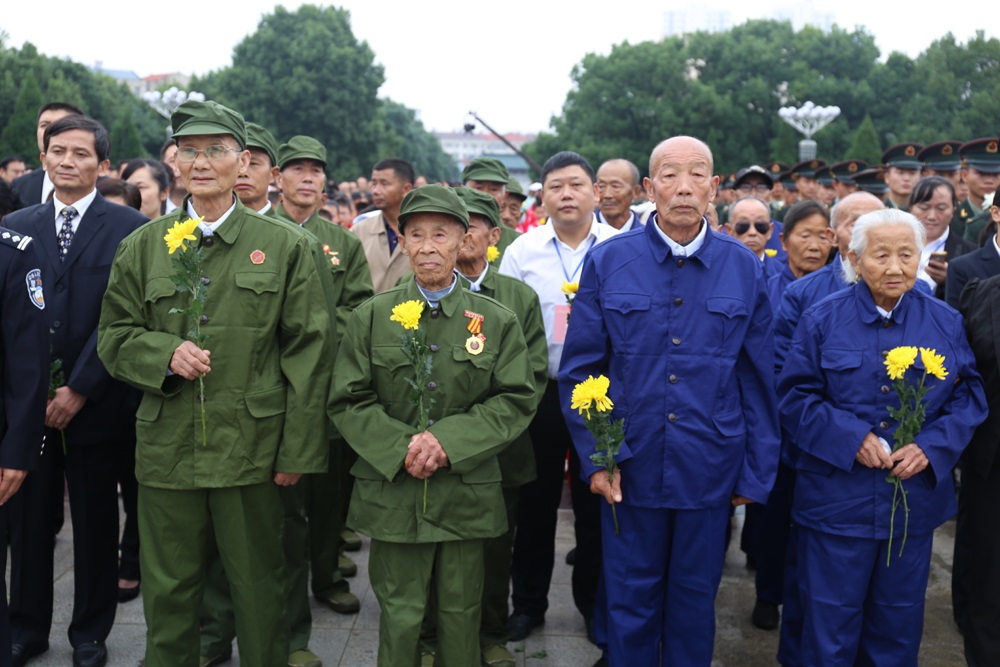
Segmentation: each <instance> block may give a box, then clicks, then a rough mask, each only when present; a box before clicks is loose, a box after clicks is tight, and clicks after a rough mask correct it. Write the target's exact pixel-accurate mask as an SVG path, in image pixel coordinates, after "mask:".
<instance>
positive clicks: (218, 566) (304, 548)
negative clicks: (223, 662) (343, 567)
mask: <svg viewBox="0 0 1000 667" xmlns="http://www.w3.org/2000/svg"><path fill="white" fill-rule="evenodd" d="M336 481H337V476H336V474H331V473H318V474H315V475H304V476H303V477H302V479H301V480H300V481H299V483H298V484H297V485H295V486H283V487H279V488H278V494H279V495H280V496H281V503H282V508H283V511H284V538H283V540H282V547H283V551H284V556H285V570H286V573H287V584H288V585H287V590H286V595H285V604H284V611H285V618H286V619H287V621H288V639H289V642H288V653H292V652H293V651H298V650H301V649H305V648H308V646H309V637H310V635H311V633H312V612H311V611H310V609H309V583H308V582H309V570H310V559H311V563H312V590H313V592H314V593H316V594H323V593H332V592H335V591H347V590H350V588H349V585H348V583H347V580H346V579H344V578H343V577H342V576H341V574H340V569H339V568H338V567H337V557H338V554H339V543H340V531H341V529H342V527H343V526H342V524H341V521H340V510H339V507H338V506H337V502H338V499H339V490H338V488H337V486H336ZM217 555H218V552H216V558H215V559H214V560H213V561H212V562H211V564H210V565H209V569H208V574H207V576H206V577H205V592H204V597H203V601H202V606H201V612H200V621H201V654H202V655H204V656H216V655H226V654H228V653H230V652H231V650H232V642H233V637H235V636H236V625H235V617H234V613H233V602H232V597H231V596H230V592H229V583H228V582H227V581H226V575H225V572H224V571H223V569H222V562H221V560H220V559H219V558H218V557H217Z"/></svg>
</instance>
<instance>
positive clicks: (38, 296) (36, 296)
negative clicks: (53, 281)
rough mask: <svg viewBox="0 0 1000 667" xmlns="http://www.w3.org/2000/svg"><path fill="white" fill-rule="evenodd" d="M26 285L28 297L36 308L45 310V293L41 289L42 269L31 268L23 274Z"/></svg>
mask: <svg viewBox="0 0 1000 667" xmlns="http://www.w3.org/2000/svg"><path fill="white" fill-rule="evenodd" d="M24 282H25V283H26V284H27V286H28V298H30V299H31V303H32V304H33V305H34V306H35V308H37V309H38V310H45V294H44V292H43V291H42V270H41V269H32V270H31V271H28V273H27V275H25V276H24Z"/></svg>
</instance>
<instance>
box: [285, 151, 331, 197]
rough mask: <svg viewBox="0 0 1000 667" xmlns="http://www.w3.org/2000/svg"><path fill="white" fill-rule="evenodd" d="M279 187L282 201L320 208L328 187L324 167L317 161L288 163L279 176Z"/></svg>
mask: <svg viewBox="0 0 1000 667" xmlns="http://www.w3.org/2000/svg"><path fill="white" fill-rule="evenodd" d="M278 187H279V188H281V197H282V199H284V200H286V201H288V202H290V203H292V204H294V205H295V206H300V207H302V208H309V207H313V206H318V205H319V201H320V197H321V196H322V194H323V189H324V188H325V187H326V172H325V171H324V165H323V163H322V162H319V161H317V160H294V161H292V162H289V163H287V164H286V165H285V166H284V168H283V169H282V170H281V172H280V173H279V174H278Z"/></svg>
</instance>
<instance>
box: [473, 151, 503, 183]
mask: <svg viewBox="0 0 1000 667" xmlns="http://www.w3.org/2000/svg"><path fill="white" fill-rule="evenodd" d="M509 178H510V172H509V171H507V167H505V166H504V165H503V162H501V161H500V160H497V159H494V158H491V157H477V158H475V159H474V160H471V161H470V162H469V164H467V165H465V169H463V170H462V183H468V182H469V181H489V182H492V183H503V184H504V185H507V179H509Z"/></svg>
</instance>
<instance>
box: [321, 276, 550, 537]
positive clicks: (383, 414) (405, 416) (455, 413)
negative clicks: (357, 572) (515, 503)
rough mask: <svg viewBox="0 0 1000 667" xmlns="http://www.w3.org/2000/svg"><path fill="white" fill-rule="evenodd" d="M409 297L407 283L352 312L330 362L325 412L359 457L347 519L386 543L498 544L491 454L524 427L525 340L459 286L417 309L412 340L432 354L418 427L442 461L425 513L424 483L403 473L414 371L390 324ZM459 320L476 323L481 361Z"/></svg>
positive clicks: (413, 419) (490, 303)
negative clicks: (426, 416)
mask: <svg viewBox="0 0 1000 667" xmlns="http://www.w3.org/2000/svg"><path fill="white" fill-rule="evenodd" d="M409 300H418V301H422V302H425V303H426V301H425V299H424V297H423V295H421V293H420V291H419V290H418V289H417V286H416V283H415V282H410V283H408V284H406V285H400V286H397V287H394V288H393V289H391V290H388V291H386V292H383V293H381V294H378V295H376V296H375V297H373V298H371V299H369V300H368V301H366V302H365V303H363V304H362V305H361V306H359V307H358V308H357V309H356V310H355V311H354V313H353V314H352V315H351V319H350V320H349V322H348V325H347V331H346V335H345V336H344V341H343V344H342V345H341V347H340V352H339V354H338V356H337V364H336V367H335V372H334V380H333V392H332V395H331V401H330V413H331V416H332V417H333V420H334V422H335V423H336V424H337V427H338V428H339V429H340V432H341V433H342V434H343V435H344V437H345V438H346V439H347V442H348V443H349V444H350V445H351V447H353V448H354V449H355V450H356V451H357V453H358V456H359V459H358V461H357V462H356V463H355V464H354V466H353V467H352V468H351V473H352V474H353V475H354V477H355V483H354V492H353V495H352V496H351V504H350V512H349V515H348V519H347V523H348V525H349V526H350V527H352V528H354V529H355V530H358V531H360V532H362V533H365V534H367V535H370V536H371V537H373V538H376V539H380V540H383V541H387V542H400V543H423V542H442V541H449V540H466V539H478V538H489V537H496V536H497V535H500V534H502V533H503V532H504V531H505V530H506V529H507V518H506V510H505V509H504V503H503V494H502V492H501V475H500V466H499V464H498V463H497V454H499V453H500V452H501V451H502V450H503V449H504V447H506V446H507V444H508V443H509V442H511V441H512V440H513V439H514V438H515V436H517V435H518V434H519V433H521V432H522V431H524V429H526V428H527V426H528V423H529V422H530V421H531V417H532V416H533V414H534V412H535V405H536V403H537V400H536V397H535V386H534V381H533V380H532V370H531V367H530V365H529V361H528V349H527V346H526V344H525V342H524V335H523V334H522V333H521V327H520V325H519V324H518V322H517V317H516V316H515V315H514V314H513V313H512V312H511V311H510V310H508V309H507V308H506V307H504V306H503V305H501V304H499V303H497V302H496V301H494V300H493V299H490V298H488V297H485V296H481V295H479V294H474V293H472V292H468V291H466V290H464V289H455V290H453V291H452V292H451V293H450V294H448V296H446V297H445V298H444V299H442V300H441V302H440V304H438V308H436V309H430V307H429V306H425V309H424V313H423V316H422V317H421V319H420V323H419V329H418V332H417V333H418V334H419V335H422V336H426V341H427V344H428V345H429V346H430V349H431V354H432V357H433V361H432V363H433V370H432V373H431V379H430V381H429V382H428V384H427V389H428V391H426V392H425V394H426V396H427V398H432V399H433V400H434V403H433V405H432V407H431V411H430V419H431V422H432V423H431V425H430V427H429V428H428V430H429V431H430V432H431V433H433V434H434V436H435V437H436V438H437V439H438V441H439V442H440V443H441V446H442V447H443V448H444V450H445V452H446V453H447V455H448V461H449V465H448V467H447V468H443V469H441V470H439V471H437V472H436V473H435V474H434V475H432V476H431V477H430V478H429V479H428V482H427V485H426V489H427V508H426V512H425V511H424V509H423V493H424V488H425V485H424V482H423V481H422V480H418V479H416V478H414V477H412V476H411V475H410V474H409V473H407V472H406V470H405V469H404V468H403V462H404V459H405V458H406V454H407V446H408V445H409V443H410V439H411V438H412V437H413V436H414V435H415V434H416V433H417V429H416V426H415V425H416V424H417V422H418V411H417V408H416V406H415V405H413V403H411V402H410V400H409V394H410V391H411V390H410V387H409V385H408V384H407V382H406V379H407V378H412V377H413V367H412V366H411V365H410V363H409V361H408V360H407V358H406V356H405V354H404V353H403V350H402V348H401V334H402V333H403V328H402V326H401V325H399V324H398V323H396V322H392V321H390V319H389V317H390V315H391V314H392V309H393V307H395V306H396V305H397V304H400V303H403V302H404V301H409ZM469 314H477V315H481V316H482V331H481V333H482V335H483V336H485V341H484V342H483V343H482V349H481V351H480V353H479V354H473V353H472V352H470V350H469V348H468V347H467V342H468V341H469V339H470V338H472V337H473V335H472V334H471V333H470V331H469V329H468V328H467V327H468V326H469V323H470V321H472V318H471V317H470V315H469ZM477 340H478V339H477Z"/></svg>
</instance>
